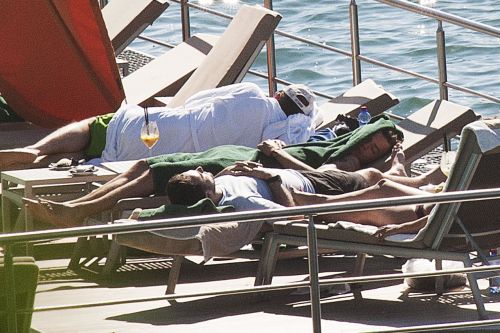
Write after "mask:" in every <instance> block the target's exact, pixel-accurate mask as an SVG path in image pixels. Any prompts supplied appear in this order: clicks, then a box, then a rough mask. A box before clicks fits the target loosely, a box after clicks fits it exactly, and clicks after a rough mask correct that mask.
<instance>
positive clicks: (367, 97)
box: [316, 79, 399, 129]
mask: <svg viewBox="0 0 500 333" xmlns="http://www.w3.org/2000/svg"><path fill="white" fill-rule="evenodd" d="M398 103H399V100H398V99H397V98H396V96H394V95H392V94H391V93H389V92H387V91H385V90H384V88H382V87H381V86H380V85H378V84H376V83H375V81H373V80H371V79H368V80H365V81H363V82H361V83H360V84H358V85H356V86H354V87H352V88H351V89H349V90H347V91H346V92H345V93H343V94H342V95H340V96H337V97H335V98H332V99H331V100H329V101H328V102H326V103H323V104H321V105H320V113H319V117H318V118H319V119H318V120H319V123H318V124H317V125H316V128H317V129H323V128H327V127H331V126H332V124H333V122H334V121H335V119H336V118H337V116H338V115H340V114H343V115H345V116H347V115H349V116H352V117H357V115H358V112H359V109H360V108H361V106H363V105H366V107H367V108H368V110H369V112H370V114H371V115H372V116H376V115H378V114H381V113H382V112H384V111H386V110H388V109H389V108H391V107H393V106H394V105H396V104H398Z"/></svg>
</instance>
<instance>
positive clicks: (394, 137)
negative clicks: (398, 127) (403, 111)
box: [381, 127, 403, 146]
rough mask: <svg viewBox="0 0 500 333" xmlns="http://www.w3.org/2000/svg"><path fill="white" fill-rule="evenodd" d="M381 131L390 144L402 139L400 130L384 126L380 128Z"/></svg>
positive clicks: (392, 144)
mask: <svg viewBox="0 0 500 333" xmlns="http://www.w3.org/2000/svg"><path fill="white" fill-rule="evenodd" d="M381 132H382V134H383V135H384V136H385V138H386V139H387V142H389V144H390V145H391V146H394V145H395V144H396V143H397V142H398V141H403V135H402V134H401V133H400V132H398V131H395V130H393V129H392V128H387V127H385V128H383V129H382V130H381Z"/></svg>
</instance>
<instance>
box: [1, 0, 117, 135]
mask: <svg viewBox="0 0 500 333" xmlns="http://www.w3.org/2000/svg"><path fill="white" fill-rule="evenodd" d="M0 22H1V24H0V92H1V94H2V95H3V96H4V97H5V99H6V100H7V103H8V104H9V105H10V106H11V107H12V109H13V110H14V111H15V112H16V113H17V114H19V115H20V116H21V117H23V118H24V119H26V120H28V121H31V122H33V123H35V124H37V125H40V126H45V127H56V126H60V125H63V124H66V123H68V122H71V121H74V120H81V119H84V118H88V117H91V116H94V115H99V114H106V113H109V112H114V111H116V109H117V108H118V107H119V106H120V103H121V102H122V100H123V99H124V92H123V88H122V85H121V80H120V76H119V72H118V68H117V65H116V62H115V60H114V52H113V48H112V46H111V42H110V40H109V37H108V33H107V30H106V27H105V25H104V20H103V18H102V15H101V11H100V9H99V7H98V4H97V1H95V0H36V1H3V2H2V6H1V10H0Z"/></svg>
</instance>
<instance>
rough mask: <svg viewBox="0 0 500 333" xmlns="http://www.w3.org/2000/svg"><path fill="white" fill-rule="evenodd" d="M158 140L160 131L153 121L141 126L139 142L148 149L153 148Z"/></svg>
mask: <svg viewBox="0 0 500 333" xmlns="http://www.w3.org/2000/svg"><path fill="white" fill-rule="evenodd" d="M159 139H160V131H159V130H158V125H157V124H156V122H155V121H149V122H145V123H144V124H142V128H141V140H142V142H144V144H145V145H146V147H148V149H151V148H153V146H154V145H155V144H156V143H157V142H158V140H159Z"/></svg>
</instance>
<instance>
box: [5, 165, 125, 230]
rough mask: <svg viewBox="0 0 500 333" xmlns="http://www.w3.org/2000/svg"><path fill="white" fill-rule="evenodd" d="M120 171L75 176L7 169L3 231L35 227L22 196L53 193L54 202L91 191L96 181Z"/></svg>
mask: <svg viewBox="0 0 500 333" xmlns="http://www.w3.org/2000/svg"><path fill="white" fill-rule="evenodd" d="M116 175H117V174H116V173H115V172H113V171H110V170H107V169H104V168H97V171H96V172H95V173H93V174H88V175H80V176H73V175H72V174H71V173H70V172H69V171H68V170H64V171H59V170H58V171H56V170H51V169H48V168H45V169H27V170H15V171H4V172H2V173H1V181H2V225H3V232H21V231H30V230H33V220H32V218H31V216H30V214H29V212H28V211H27V210H26V209H25V208H24V205H23V201H22V198H23V197H25V198H35V197H36V196H40V195H45V196H50V198H49V199H51V200H54V201H62V200H69V199H71V198H76V197H78V196H82V195H83V194H85V193H88V192H89V191H90V188H91V184H92V183H94V182H107V181H109V180H111V179H113V178H114V177H115V176H116Z"/></svg>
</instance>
